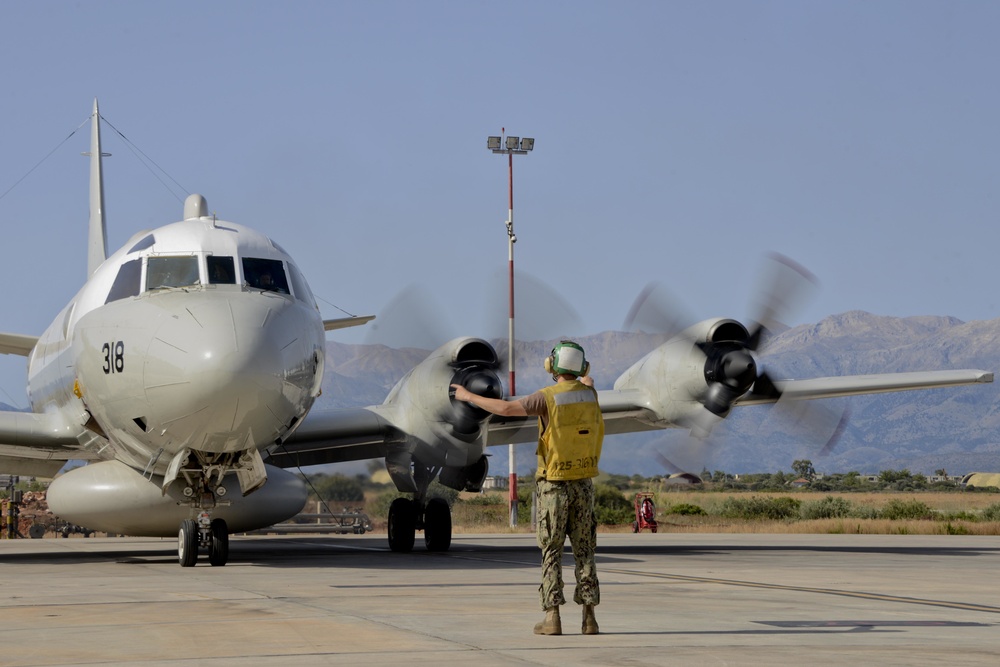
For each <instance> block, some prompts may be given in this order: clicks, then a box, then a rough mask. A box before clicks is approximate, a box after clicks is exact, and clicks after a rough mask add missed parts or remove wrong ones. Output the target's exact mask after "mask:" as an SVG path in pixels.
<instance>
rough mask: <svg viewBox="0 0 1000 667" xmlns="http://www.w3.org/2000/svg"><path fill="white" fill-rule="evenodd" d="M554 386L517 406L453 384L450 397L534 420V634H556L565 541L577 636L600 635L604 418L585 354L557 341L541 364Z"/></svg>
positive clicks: (558, 631)
mask: <svg viewBox="0 0 1000 667" xmlns="http://www.w3.org/2000/svg"><path fill="white" fill-rule="evenodd" d="M545 370H546V371H547V372H549V373H551V374H552V379H553V380H555V382H556V384H554V385H552V386H549V387H545V388H544V389H540V390H538V391H536V392H535V393H533V394H531V395H530V396H525V397H524V398H521V399H518V400H516V401H505V400H503V399H498V398H487V397H485V396H479V395H478V394H473V393H472V392H470V391H469V390H468V389H466V388H465V387H462V386H460V385H452V387H453V388H454V389H455V398H456V399H457V400H459V401H468V402H469V403H472V404H473V405H475V406H477V407H480V408H482V409H484V410H487V411H489V412H492V413H494V414H498V415H501V416H505V417H517V416H537V417H538V433H539V435H538V449H537V451H536V453H537V455H538V471H537V472H536V473H535V489H536V492H537V494H538V546H539V547H540V548H541V550H542V584H541V586H539V588H538V592H539V595H540V598H541V604H542V609H544V610H545V619H544V620H543V621H542V622H541V623H538V624H536V625H535V634H536V635H561V634H562V621H561V619H560V618H559V606H560V605H563V604H565V603H566V598H565V597H564V596H563V578H562V554H563V547H564V546H565V544H566V536H567V535H568V536H569V540H570V544H571V545H572V546H573V558H574V560H575V561H576V568H575V574H576V591H575V592H574V594H573V601H574V602H576V603H577V604H580V605H583V634H585V635H596V634H597V633H598V631H599V630H598V626H597V618H596V617H595V616H594V607H595V606H597V605H598V604H599V603H600V601H601V589H600V585H599V583H598V581H597V567H596V565H595V563H594V549H595V547H596V545H597V521H596V519H595V517H594V485H593V482H592V480H591V478H593V477H596V476H597V463H598V461H599V460H600V457H601V445H602V443H603V440H604V418H603V416H602V415H601V408H600V406H599V405H598V403H597V392H596V391H595V390H594V388H593V384H594V382H593V380H592V379H591V378H590V377H589V376H588V372H589V370H590V364H589V363H588V362H587V360H586V358H585V355H584V351H583V348H582V347H580V346H579V345H577V344H576V343H574V342H572V341H563V342H561V343H559V344H558V345H556V346H555V347H554V348H552V352H551V353H550V354H549V356H548V357H547V358H546V359H545Z"/></svg>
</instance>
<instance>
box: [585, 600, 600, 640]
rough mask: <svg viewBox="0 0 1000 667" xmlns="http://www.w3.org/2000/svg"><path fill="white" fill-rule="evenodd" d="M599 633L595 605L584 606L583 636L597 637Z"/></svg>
mask: <svg viewBox="0 0 1000 667" xmlns="http://www.w3.org/2000/svg"><path fill="white" fill-rule="evenodd" d="M598 632H600V628H598V627H597V617H596V616H594V605H592V604H585V605H583V634H585V635H596V634H597V633H598Z"/></svg>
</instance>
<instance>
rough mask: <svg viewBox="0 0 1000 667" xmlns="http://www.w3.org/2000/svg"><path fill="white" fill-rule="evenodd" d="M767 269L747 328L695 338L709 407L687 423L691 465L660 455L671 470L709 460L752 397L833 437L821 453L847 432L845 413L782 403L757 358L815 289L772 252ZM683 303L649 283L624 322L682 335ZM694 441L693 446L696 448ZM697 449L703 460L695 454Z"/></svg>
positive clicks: (804, 273) (725, 327) (803, 273)
mask: <svg viewBox="0 0 1000 667" xmlns="http://www.w3.org/2000/svg"><path fill="white" fill-rule="evenodd" d="M767 260H768V261H767V262H766V264H765V270H764V272H763V274H762V276H761V279H760V281H759V284H758V289H757V297H756V298H755V299H754V312H755V317H754V318H753V319H752V320H750V325H749V326H747V327H743V325H740V324H739V323H737V322H734V321H731V320H730V321H724V322H723V323H722V324H720V326H719V329H718V330H717V331H716V332H715V333H714V334H713V337H712V340H711V341H709V342H704V341H700V340H699V341H695V340H691V346H692V349H693V350H698V352H699V353H700V354H701V355H703V357H704V378H705V383H706V386H707V389H706V390H705V391H704V392H703V393H702V395H701V396H699V397H698V401H699V402H700V403H701V405H702V406H703V407H704V408H705V409H704V410H702V411H696V412H695V413H694V414H693V416H691V417H690V418H689V419H688V420H687V422H686V423H683V424H682V425H683V426H685V427H687V428H689V429H690V431H691V435H692V436H694V438H695V439H696V441H695V442H696V443H697V445H696V446H685V447H684V448H685V449H687V450H689V451H688V452H687V454H688V456H685V457H684V458H685V459H687V460H686V461H685V463H686V465H684V466H677V465H675V464H674V463H672V462H670V460H669V459H667V457H665V456H663V455H662V454H658V455H657V456H658V458H660V460H661V463H664V462H666V463H664V466H665V467H666V468H667V469H668V470H670V471H671V472H677V471H680V470H685V471H686V472H691V469H692V468H691V466H692V463H693V459H695V458H701V459H705V458H706V456H707V452H706V451H705V448H706V446H707V445H708V442H707V438H708V435H709V433H711V431H712V430H713V428H714V427H716V426H717V425H718V424H719V422H721V421H722V419H724V418H725V417H726V416H727V415H728V414H729V412H730V410H731V409H732V407H733V404H734V403H735V401H736V400H737V399H739V398H740V397H743V396H745V395H747V394H748V393H749V394H750V395H751V396H757V397H760V398H765V399H772V400H777V401H778V403H777V406H776V407H777V408H778V413H779V414H781V415H782V416H783V417H784V418H785V419H789V420H790V421H792V422H794V423H795V424H796V425H797V430H798V428H804V429H806V430H809V431H812V432H813V433H816V432H820V433H830V432H831V431H832V434H831V435H830V437H829V438H828V439H827V440H826V442H825V444H824V445H823V447H822V450H821V453H823V454H825V453H828V452H829V451H830V450H831V449H832V447H833V446H834V444H835V442H836V440H837V438H838V437H839V436H840V434H841V433H842V431H843V429H844V427H845V425H846V419H847V413H846V410H841V411H836V410H831V409H830V408H828V407H827V406H824V405H822V404H820V403H817V402H814V401H787V400H782V395H781V391H780V390H779V389H778V387H777V386H776V385H775V383H774V381H773V379H772V378H771V376H770V375H769V374H768V373H767V371H764V370H762V369H761V368H760V367H759V365H758V363H757V360H756V357H755V355H756V354H759V353H760V352H761V351H762V350H763V349H764V348H765V347H766V343H767V341H768V339H769V337H770V336H771V335H773V334H774V333H776V332H780V331H781V330H783V329H786V328H787V326H786V325H785V324H783V320H784V318H785V317H787V316H788V315H789V314H790V313H791V312H792V310H793V309H794V308H795V307H797V306H798V305H799V304H800V303H801V302H802V301H803V300H804V299H805V298H806V297H808V296H809V295H810V293H811V292H812V291H814V290H815V288H816V286H817V281H816V278H815V276H813V274H811V273H810V272H809V271H808V270H806V269H805V268H804V267H802V266H801V265H799V264H798V263H796V262H794V261H792V260H791V259H789V258H787V257H784V256H782V255H779V254H776V253H773V254H770V255H768V256H767ZM677 303H678V301H677V300H676V299H674V298H672V297H671V296H670V294H669V293H668V292H667V291H666V290H665V289H664V288H663V287H662V286H660V285H657V284H650V285H647V286H646V288H645V289H643V291H642V292H641V293H640V294H639V297H638V298H637V299H636V301H635V302H634V303H633V305H632V308H631V309H630V310H629V313H628V315H627V317H626V320H625V329H626V330H629V331H636V330H644V331H647V332H649V331H655V332H662V333H664V334H666V335H667V336H668V337H671V338H672V337H675V336H677V335H678V334H679V333H680V332H681V330H682V326H683V325H684V324H687V322H684V321H683V316H682V313H683V309H681V308H679V307H678V306H677ZM691 444H692V443H688V445H691ZM692 449H698V450H700V451H701V456H690V453H691V451H690V450H692Z"/></svg>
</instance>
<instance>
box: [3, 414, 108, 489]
mask: <svg viewBox="0 0 1000 667" xmlns="http://www.w3.org/2000/svg"><path fill="white" fill-rule="evenodd" d="M96 458H98V457H96V456H95V455H94V454H93V453H92V452H89V451H84V450H82V449H81V445H80V442H79V441H78V440H77V438H76V437H75V436H74V435H73V434H72V431H71V430H70V429H69V428H68V426H67V425H66V423H65V422H64V421H63V420H62V419H61V418H60V417H59V416H57V415H48V414H38V413H33V412H14V411H10V410H8V411H0V472H2V473H7V474H12V475H33V476H35V477H53V476H54V475H55V474H56V473H57V472H59V469H60V468H62V467H63V465H64V464H65V463H66V462H67V461H70V460H94V459H96Z"/></svg>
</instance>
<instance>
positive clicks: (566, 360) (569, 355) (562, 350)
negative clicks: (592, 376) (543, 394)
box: [545, 340, 590, 377]
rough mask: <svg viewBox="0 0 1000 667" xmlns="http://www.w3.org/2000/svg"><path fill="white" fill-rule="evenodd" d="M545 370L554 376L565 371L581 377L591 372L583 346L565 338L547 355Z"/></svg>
mask: <svg viewBox="0 0 1000 667" xmlns="http://www.w3.org/2000/svg"><path fill="white" fill-rule="evenodd" d="M545 372H546V373H551V374H552V376H553V377H555V376H557V375H563V374H564V373H568V374H570V375H576V376H577V377H579V376H583V375H586V374H587V373H589V372H590V362H588V361H587V359H586V357H585V356H584V354H583V348H582V347H580V346H579V345H577V344H576V343H574V342H573V341H571V340H564V341H562V342H560V343H559V344H557V345H556V346H555V347H554V348H552V352H550V353H549V356H547V357H545Z"/></svg>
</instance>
